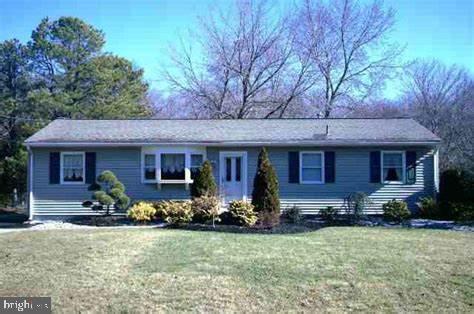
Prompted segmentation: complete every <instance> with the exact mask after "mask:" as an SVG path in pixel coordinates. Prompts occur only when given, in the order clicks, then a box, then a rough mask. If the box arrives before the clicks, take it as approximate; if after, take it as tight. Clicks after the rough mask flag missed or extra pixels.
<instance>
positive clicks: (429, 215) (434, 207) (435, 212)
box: [416, 197, 440, 219]
mask: <svg viewBox="0 0 474 314" xmlns="http://www.w3.org/2000/svg"><path fill="white" fill-rule="evenodd" d="M416 205H417V206H418V209H419V211H420V217H421V218H426V219H433V218H438V217H439V216H440V213H439V207H438V204H437V203H436V200H435V199H434V198H432V197H422V198H420V201H419V202H418V203H416Z"/></svg>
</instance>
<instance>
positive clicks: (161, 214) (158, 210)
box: [152, 201, 167, 220]
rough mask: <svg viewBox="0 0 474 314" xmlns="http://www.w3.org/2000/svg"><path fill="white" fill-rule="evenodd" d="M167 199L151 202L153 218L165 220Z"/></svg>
mask: <svg viewBox="0 0 474 314" xmlns="http://www.w3.org/2000/svg"><path fill="white" fill-rule="evenodd" d="M166 204H167V201H157V202H153V203H152V206H153V207H154V208H155V218H157V219H161V220H165V214H166Z"/></svg>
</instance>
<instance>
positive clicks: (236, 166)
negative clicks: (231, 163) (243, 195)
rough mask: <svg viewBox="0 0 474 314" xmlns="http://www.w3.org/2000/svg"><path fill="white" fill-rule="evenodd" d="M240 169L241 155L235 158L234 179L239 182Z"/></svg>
mask: <svg viewBox="0 0 474 314" xmlns="http://www.w3.org/2000/svg"><path fill="white" fill-rule="evenodd" d="M241 169H242V157H236V158H235V181H237V182H240V171H241Z"/></svg>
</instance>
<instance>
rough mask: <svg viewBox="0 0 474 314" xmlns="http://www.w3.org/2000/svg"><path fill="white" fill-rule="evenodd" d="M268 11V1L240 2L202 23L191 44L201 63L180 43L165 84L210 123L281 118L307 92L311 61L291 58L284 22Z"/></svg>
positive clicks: (288, 38) (288, 35)
mask: <svg viewBox="0 0 474 314" xmlns="http://www.w3.org/2000/svg"><path fill="white" fill-rule="evenodd" d="M270 10H271V9H270V8H269V5H268V3H267V2H266V1H238V2H237V5H236V10H231V11H230V13H228V14H224V13H223V12H218V14H214V15H211V16H210V17H208V18H206V19H201V23H202V28H201V29H200V32H198V33H193V40H194V41H195V42H197V43H199V48H200V51H201V52H202V54H203V58H201V60H200V61H197V60H195V59H194V58H193V55H192V49H191V48H190V47H187V46H186V44H184V42H183V44H182V45H181V49H180V50H179V51H178V50H176V49H175V50H174V51H173V55H172V60H173V63H174V66H175V70H169V69H168V70H167V71H165V78H166V79H167V81H168V82H170V83H171V86H172V87H173V88H174V90H175V91H178V92H179V93H181V95H184V96H186V97H187V99H188V102H189V103H191V104H194V105H197V106H198V107H199V110H200V111H201V113H202V112H205V115H207V116H209V117H212V118H236V119H241V118H246V117H268V118H269V117H282V116H284V114H285V112H286V110H287V109H288V107H289V105H290V104H291V103H292V102H294V101H295V100H296V99H297V97H298V96H300V95H301V94H302V93H303V92H304V90H305V84H306V72H307V71H308V69H309V60H305V61H304V60H303V62H301V61H302V60H301V59H299V58H298V57H297V56H295V55H293V53H292V50H291V49H292V45H291V40H292V38H291V36H290V34H289V33H288V32H287V30H288V27H287V24H286V21H285V19H283V18H275V16H271V15H270V13H269V12H270Z"/></svg>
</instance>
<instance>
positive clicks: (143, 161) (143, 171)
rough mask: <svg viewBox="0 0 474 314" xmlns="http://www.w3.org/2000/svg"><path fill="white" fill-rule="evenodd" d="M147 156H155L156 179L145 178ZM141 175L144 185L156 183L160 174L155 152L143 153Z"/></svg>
mask: <svg viewBox="0 0 474 314" xmlns="http://www.w3.org/2000/svg"><path fill="white" fill-rule="evenodd" d="M145 155H153V156H155V179H146V178H145ZM141 168H142V169H141V175H142V182H143V183H156V175H157V173H158V167H157V164H156V153H154V152H143V153H142V162H141Z"/></svg>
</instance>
